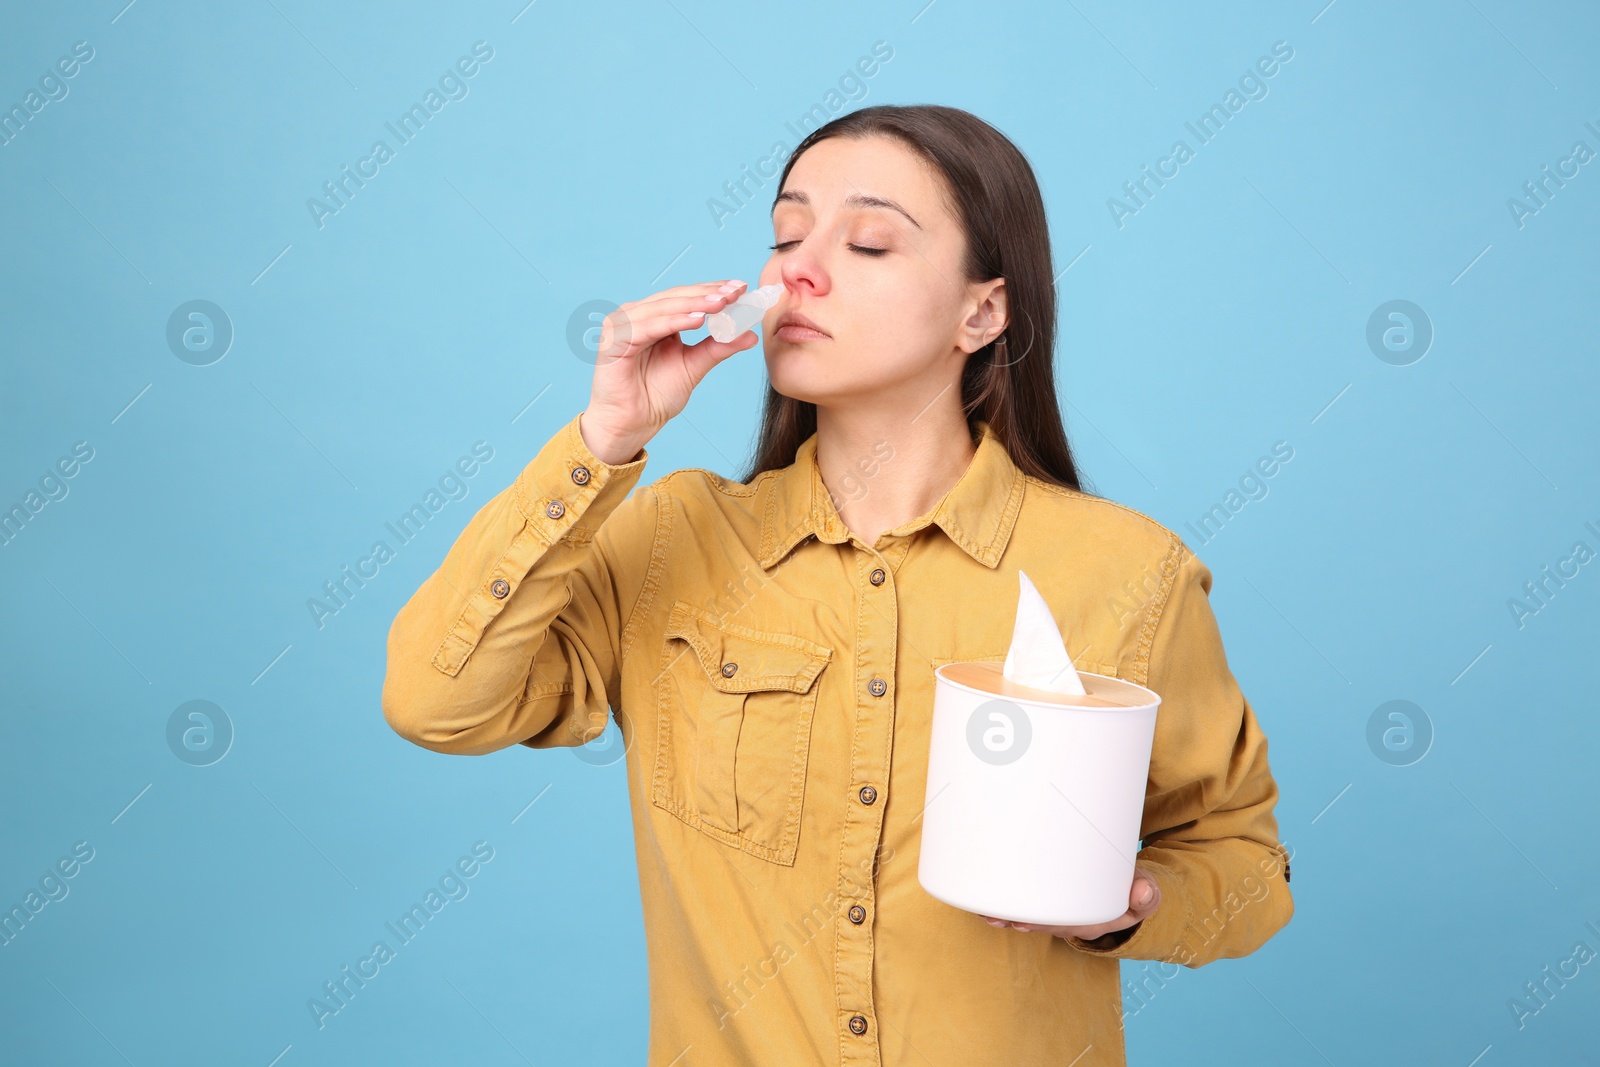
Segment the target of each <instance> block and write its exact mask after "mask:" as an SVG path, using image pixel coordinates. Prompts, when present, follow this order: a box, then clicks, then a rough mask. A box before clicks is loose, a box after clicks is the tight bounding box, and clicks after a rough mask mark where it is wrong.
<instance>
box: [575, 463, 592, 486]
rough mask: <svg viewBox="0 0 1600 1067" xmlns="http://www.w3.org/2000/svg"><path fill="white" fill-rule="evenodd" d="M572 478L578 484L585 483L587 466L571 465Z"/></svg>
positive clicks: (586, 482) (587, 478)
mask: <svg viewBox="0 0 1600 1067" xmlns="http://www.w3.org/2000/svg"><path fill="white" fill-rule="evenodd" d="M572 480H573V481H574V482H577V483H578V484H579V485H587V484H588V483H589V468H588V467H573V468H572Z"/></svg>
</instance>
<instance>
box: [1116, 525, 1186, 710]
mask: <svg viewBox="0 0 1600 1067" xmlns="http://www.w3.org/2000/svg"><path fill="white" fill-rule="evenodd" d="M1129 510H1130V511H1131V510H1132V509H1131V508H1130V509H1129ZM1135 514H1137V512H1136V513H1135ZM1152 521H1154V520H1152ZM1157 525H1158V526H1159V525H1160V523H1157ZM1162 528H1163V529H1165V527H1162ZM1167 537H1168V538H1169V539H1170V540H1169V542H1168V546H1167V554H1166V555H1165V556H1164V557H1162V560H1161V585H1160V586H1159V587H1158V588H1157V589H1156V593H1155V596H1153V597H1152V598H1151V600H1150V611H1149V614H1148V615H1147V616H1146V618H1145V621H1144V626H1143V628H1142V629H1141V630H1140V631H1139V643H1138V645H1137V646H1136V647H1135V648H1134V651H1133V671H1132V673H1133V674H1134V675H1136V677H1135V678H1130V679H1129V681H1132V682H1134V683H1135V684H1137V685H1145V684H1146V683H1147V682H1149V680H1150V652H1151V649H1153V648H1154V647H1155V641H1156V630H1157V628H1159V627H1160V625H1161V620H1162V618H1163V617H1165V615H1166V613H1167V603H1168V601H1170V600H1171V599H1172V589H1173V586H1174V585H1176V584H1177V577H1178V572H1179V571H1180V570H1181V569H1182V568H1183V560H1182V559H1181V558H1180V557H1181V556H1183V554H1184V551H1185V546H1184V543H1183V539H1182V538H1180V537H1179V536H1178V535H1177V534H1174V533H1172V532H1171V531H1170V530H1168V531H1167ZM1190 555H1193V553H1190Z"/></svg>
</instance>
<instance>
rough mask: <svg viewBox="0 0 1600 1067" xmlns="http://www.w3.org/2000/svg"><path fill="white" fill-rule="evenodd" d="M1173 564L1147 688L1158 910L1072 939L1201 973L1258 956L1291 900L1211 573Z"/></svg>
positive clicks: (1148, 856)
mask: <svg viewBox="0 0 1600 1067" xmlns="http://www.w3.org/2000/svg"><path fill="white" fill-rule="evenodd" d="M1170 560H1181V562H1179V563H1178V566H1177V568H1176V573H1175V576H1174V578H1173V581H1172V585H1171V588H1170V592H1169V594H1168V596H1167V598H1166V601H1165V604H1164V607H1163V609H1162V611H1161V614H1160V616H1159V620H1158V623H1157V626H1156V631H1155V638H1154V642H1153V644H1152V646H1151V651H1150V661H1149V662H1150V670H1149V675H1148V681H1147V682H1146V685H1147V686H1148V687H1149V688H1150V689H1152V690H1154V691H1155V692H1156V693H1157V694H1159V695H1160V697H1161V707H1160V710H1159V711H1158V713H1157V716H1156V733H1155V739H1154V744H1153V746H1152V751H1151V759H1150V776H1149V782H1148V784H1147V787H1146V795H1145V812H1144V819H1143V822H1142V824H1141V829H1140V836H1141V838H1142V839H1143V843H1144V847H1143V848H1142V849H1141V850H1140V852H1139V854H1138V856H1137V857H1136V859H1135V864H1136V866H1137V867H1138V868H1139V869H1140V870H1143V871H1145V872H1146V873H1147V874H1149V875H1150V877H1151V878H1152V879H1154V880H1155V882H1156V884H1157V885H1158V886H1159V887H1160V888H1161V902H1160V904H1159V905H1158V906H1157V908H1156V910H1155V911H1154V912H1152V913H1151V914H1150V915H1148V916H1146V917H1145V918H1144V919H1143V920H1142V921H1141V922H1140V923H1138V924H1137V926H1135V927H1133V928H1131V929H1130V930H1129V931H1118V933H1117V934H1113V935H1107V936H1106V937H1104V938H1097V939H1095V940H1093V941H1084V940H1083V939H1081V938H1067V939H1066V940H1067V941H1068V942H1069V943H1070V944H1071V945H1072V946H1073V947H1074V948H1077V949H1079V950H1081V951H1084V952H1089V953H1093V954H1096V955H1103V956H1114V957H1121V958H1125V959H1158V960H1164V961H1167V962H1172V963H1180V964H1183V965H1184V966H1188V967H1199V966H1201V965H1202V964H1205V963H1208V962H1210V961H1211V960H1214V959H1218V958H1232V957H1239V956H1244V955H1248V954H1249V953H1251V952H1254V951H1255V950H1256V949H1257V948H1259V947H1261V945H1263V944H1264V943H1265V942H1266V941H1267V939H1268V938H1270V937H1271V936H1272V935H1273V934H1274V933H1276V932H1277V931H1278V930H1280V929H1281V928H1282V927H1283V926H1284V925H1285V924H1287V923H1288V921H1289V919H1290V917H1291V916H1292V915H1293V914H1294V901H1293V899H1292V898H1291V897H1290V894H1289V885H1288V859H1289V856H1288V853H1287V851H1286V849H1285V848H1284V846H1283V845H1282V843H1281V842H1280V841H1279V839H1278V825H1277V820H1276V817H1275V815H1274V813H1273V809H1274V806H1275V805H1276V803H1277V799H1278V787H1277V783H1276V782H1275V781H1274V779H1273V777H1272V771H1271V769H1270V767H1269V766H1268V762H1267V738H1266V735H1265V734H1264V733H1263V732H1262V730H1261V726H1260V724H1259V723H1258V722H1257V721H1256V716H1255V713H1254V712H1253V710H1252V709H1251V707H1250V703H1249V701H1248V700H1246V699H1245V697H1244V695H1243V693H1242V692H1241V691H1240V689H1239V685H1238V683H1237V681H1236V680H1235V678H1234V676H1233V674H1232V672H1231V671H1230V670H1229V668H1228V663H1227V657H1226V655H1225V654H1224V652H1223V647H1222V638H1221V634H1220V632H1219V630H1218V626H1217V620H1216V616H1215V615H1214V613H1213V612H1212V608H1211V602H1210V591H1211V580H1212V578H1211V571H1210V570H1209V569H1208V568H1207V567H1206V565H1205V564H1204V563H1202V562H1201V561H1200V559H1199V558H1198V557H1196V556H1195V555H1194V554H1193V553H1192V552H1190V551H1189V550H1188V548H1187V547H1186V546H1184V545H1183V544H1182V542H1181V541H1178V539H1177V538H1174V545H1173V548H1172V554H1171V556H1169V561H1170ZM1169 570H1170V564H1169ZM1119 935H1120V936H1119Z"/></svg>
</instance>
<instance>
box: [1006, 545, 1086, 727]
mask: <svg viewBox="0 0 1600 1067" xmlns="http://www.w3.org/2000/svg"><path fill="white" fill-rule="evenodd" d="M1017 577H1018V578H1020V579H1021V580H1022V589H1021V591H1020V593H1019V594H1018V597H1017V622H1016V628H1015V629H1014V630H1012V633H1011V648H1010V649H1009V650H1008V651H1007V652H1006V665H1005V670H1004V672H1003V673H1004V674H1005V676H1006V678H1007V679H1009V680H1010V681H1013V682H1016V683H1017V684H1018V685H1026V686H1031V687H1033V688H1034V689H1044V690H1048V691H1049V692H1052V693H1067V694H1071V695H1075V696H1077V695H1082V694H1083V693H1084V688H1083V679H1081V678H1079V677H1078V669H1077V668H1076V667H1074V666H1073V665H1072V657H1071V656H1070V655H1068V654H1067V643H1066V642H1065V641H1063V640H1062V639H1061V630H1060V628H1059V627H1057V626H1056V620H1055V616H1053V615H1051V614H1050V605H1048V604H1046V603H1045V602H1044V597H1042V596H1040V595H1039V590H1038V589H1036V588H1034V585H1033V582H1031V581H1029V580H1028V575H1027V574H1026V573H1025V572H1023V571H1020V570H1019V571H1017Z"/></svg>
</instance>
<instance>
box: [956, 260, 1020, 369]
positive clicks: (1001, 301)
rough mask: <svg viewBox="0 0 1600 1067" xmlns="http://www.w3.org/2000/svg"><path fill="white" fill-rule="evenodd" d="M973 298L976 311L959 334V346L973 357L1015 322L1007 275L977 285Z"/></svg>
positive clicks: (973, 291)
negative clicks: (1008, 291)
mask: <svg viewBox="0 0 1600 1067" xmlns="http://www.w3.org/2000/svg"><path fill="white" fill-rule="evenodd" d="M971 300H972V312H971V314H969V315H968V316H967V317H966V318H965V319H964V320H962V323H961V325H960V327H959V329H958V330H957V333H956V345H957V346H958V347H959V348H960V349H961V350H962V351H963V352H965V353H966V354H967V355H969V356H970V355H971V354H972V353H974V352H976V351H978V350H979V349H981V348H983V347H984V346H985V345H987V344H988V343H989V342H991V341H993V340H994V339H995V338H996V337H999V336H1000V335H1001V334H1002V333H1004V332H1005V328H1006V324H1007V323H1009V322H1010V321H1011V320H1010V308H1009V304H1008V302H1007V300H1006V280H1005V279H1004V278H995V279H993V280H992V281H987V282H979V283H977V284H976V285H973V286H972V287H971Z"/></svg>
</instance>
